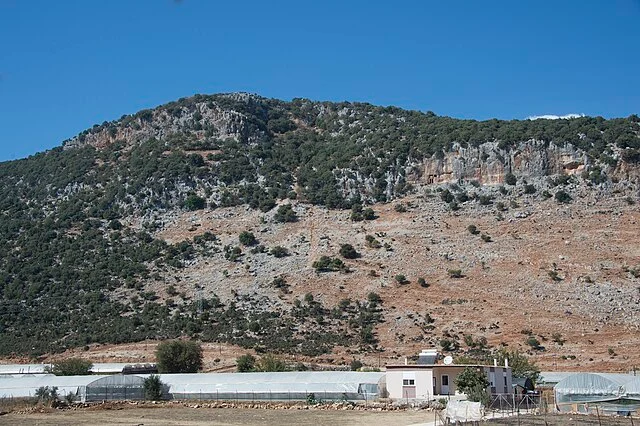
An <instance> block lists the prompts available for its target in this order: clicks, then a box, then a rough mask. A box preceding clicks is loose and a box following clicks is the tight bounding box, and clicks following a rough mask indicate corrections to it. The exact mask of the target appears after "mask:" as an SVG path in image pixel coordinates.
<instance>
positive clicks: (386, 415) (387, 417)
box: [0, 403, 435, 426]
mask: <svg viewBox="0 0 640 426" xmlns="http://www.w3.org/2000/svg"><path fill="white" fill-rule="evenodd" d="M434 416H435V414H434V413H433V412H431V411H426V410H394V411H381V410H380V411H375V410H368V411H364V410H350V409H349V410H348V409H336V408H333V409H325V408H322V409H317V408H314V407H308V406H304V405H298V406H292V407H265V408H237V407H234V408H220V407H214V408H209V407H203V406H202V405H193V404H192V405H176V404H171V405H164V404H161V405H157V406H153V405H144V406H138V405H127V404H126V403H123V404H106V405H105V404H103V405H100V406H95V407H90V408H86V409H78V410H52V409H41V410H26V411H24V410H23V411H14V412H11V413H8V414H5V415H3V416H0V425H2V424H6V425H41V426H49V425H68V424H73V425H96V424H100V425H194V426H196V425H256V426H257V425H282V424H296V425H314V426H315V425H335V424H349V425H373V426H377V425H380V426H382V425H389V424H393V425H411V424H419V423H425V422H428V421H432V420H433V419H434Z"/></svg>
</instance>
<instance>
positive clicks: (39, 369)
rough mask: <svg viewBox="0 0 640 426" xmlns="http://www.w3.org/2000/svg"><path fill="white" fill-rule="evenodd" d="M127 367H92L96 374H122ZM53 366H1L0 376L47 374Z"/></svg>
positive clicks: (114, 364)
mask: <svg viewBox="0 0 640 426" xmlns="http://www.w3.org/2000/svg"><path fill="white" fill-rule="evenodd" d="M126 365H131V364H125V363H118V362H96V363H94V364H93V366H92V367H91V372H92V373H94V374H112V373H120V372H122V369H123V368H124V367H125V366H126ZM46 367H51V364H0V375H4V374H12V375H14V374H46V372H45V368H46Z"/></svg>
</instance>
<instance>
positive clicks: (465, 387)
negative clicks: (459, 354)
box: [453, 367, 489, 405]
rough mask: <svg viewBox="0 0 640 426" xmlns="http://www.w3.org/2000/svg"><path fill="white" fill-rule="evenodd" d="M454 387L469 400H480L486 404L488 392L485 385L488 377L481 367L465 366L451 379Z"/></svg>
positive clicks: (487, 382) (487, 383) (487, 384)
mask: <svg viewBox="0 0 640 426" xmlns="http://www.w3.org/2000/svg"><path fill="white" fill-rule="evenodd" d="M453 383H455V385H456V388H457V389H458V390H459V391H460V392H463V393H465V394H466V395H467V398H469V400H470V401H476V402H481V403H482V404H483V405H487V403H488V402H489V394H488V393H487V387H488V386H489V379H487V375H486V374H485V373H484V371H482V370H481V369H478V368H476V367H465V369H464V370H462V372H461V373H460V374H458V375H457V376H456V378H455V379H453Z"/></svg>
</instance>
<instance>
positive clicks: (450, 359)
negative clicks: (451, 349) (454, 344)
mask: <svg viewBox="0 0 640 426" xmlns="http://www.w3.org/2000/svg"><path fill="white" fill-rule="evenodd" d="M451 364H453V357H452V356H451V355H447V356H445V357H444V365H451Z"/></svg>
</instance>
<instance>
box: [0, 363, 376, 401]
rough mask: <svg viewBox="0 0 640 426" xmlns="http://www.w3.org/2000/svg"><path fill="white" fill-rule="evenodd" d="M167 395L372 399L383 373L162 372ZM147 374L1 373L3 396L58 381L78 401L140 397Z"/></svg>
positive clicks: (32, 391)
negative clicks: (15, 374) (17, 374)
mask: <svg viewBox="0 0 640 426" xmlns="http://www.w3.org/2000/svg"><path fill="white" fill-rule="evenodd" d="M159 376H160V380H161V381H162V383H163V384H164V387H163V391H162V393H163V395H164V398H166V399H202V400H230V401H289V400H290V401H300V400H302V401H304V400H315V401H320V400H348V401H370V400H373V399H377V398H379V397H381V396H384V394H385V392H386V390H385V381H384V373H380V372H352V371H319V372H315V371H312V372H283V373H196V374H161V375H159ZM146 377H149V376H148V375H121V374H115V375H111V376H66V377H65V376H54V375H37V376H26V375H22V376H10V375H5V376H0V398H9V397H13V398H20V397H33V396H34V395H35V391H36V389H38V388H40V387H43V386H49V387H52V386H56V387H58V394H59V395H60V396H61V397H65V396H67V395H69V394H72V395H73V396H74V397H75V399H76V400H78V401H83V402H85V401H103V400H104V401H108V400H141V399H144V398H145V395H144V379H145V378H146Z"/></svg>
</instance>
